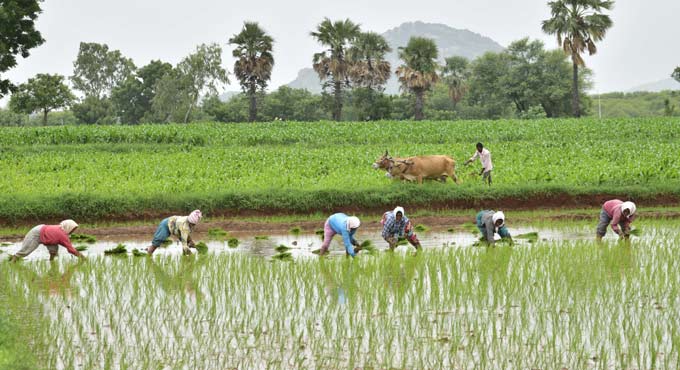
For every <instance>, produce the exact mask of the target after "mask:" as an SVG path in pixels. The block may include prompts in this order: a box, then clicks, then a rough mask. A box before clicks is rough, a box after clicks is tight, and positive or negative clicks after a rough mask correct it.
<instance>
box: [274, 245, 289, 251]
mask: <svg viewBox="0 0 680 370" xmlns="http://www.w3.org/2000/svg"><path fill="white" fill-rule="evenodd" d="M290 249H291V248H290V247H287V246H285V245H283V244H279V245H278V246H277V247H276V248H274V250H276V251H277V252H279V253H283V252H286V251H289V250H290Z"/></svg>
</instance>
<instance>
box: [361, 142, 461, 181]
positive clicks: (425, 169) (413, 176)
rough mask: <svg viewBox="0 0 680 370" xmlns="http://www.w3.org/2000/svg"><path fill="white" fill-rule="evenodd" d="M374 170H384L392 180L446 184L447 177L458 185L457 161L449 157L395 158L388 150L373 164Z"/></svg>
mask: <svg viewBox="0 0 680 370" xmlns="http://www.w3.org/2000/svg"><path fill="white" fill-rule="evenodd" d="M373 168H375V169H380V168H382V169H384V170H385V171H387V173H388V175H389V176H390V177H391V178H394V179H401V180H408V181H413V180H417V181H418V183H419V184H422V183H423V179H436V180H439V181H441V182H446V178H447V177H450V178H451V181H453V182H454V183H456V184H457V183H458V177H456V161H454V160H453V158H451V157H449V156H447V155H421V156H416V157H407V158H393V157H392V156H390V154H389V153H388V152H387V150H386V151H385V154H384V155H383V156H382V157H380V158H378V160H376V161H375V162H374V163H373Z"/></svg>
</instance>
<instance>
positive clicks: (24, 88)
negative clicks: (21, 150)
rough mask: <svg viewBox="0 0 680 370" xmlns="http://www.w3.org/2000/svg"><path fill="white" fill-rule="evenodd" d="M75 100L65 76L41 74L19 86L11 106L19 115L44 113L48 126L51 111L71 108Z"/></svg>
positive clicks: (11, 99) (10, 102) (13, 95)
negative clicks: (65, 81) (48, 115)
mask: <svg viewBox="0 0 680 370" xmlns="http://www.w3.org/2000/svg"><path fill="white" fill-rule="evenodd" d="M73 99H75V97H74V96H73V94H72V93H71V90H70V89H69V88H68V86H66V85H65V84H64V76H60V75H49V74H42V73H40V74H37V75H36V76H35V77H34V78H30V79H28V82H26V83H24V84H21V85H19V87H18V88H17V91H16V92H15V93H14V94H12V97H11V98H10V101H9V106H10V109H12V110H13V111H14V112H19V113H26V114H30V113H33V112H42V115H43V124H47V114H48V113H49V112H50V111H52V110H54V109H59V108H63V107H67V106H69V105H70V104H71V102H72V101H73Z"/></svg>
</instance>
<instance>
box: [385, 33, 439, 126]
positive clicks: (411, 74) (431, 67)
mask: <svg viewBox="0 0 680 370" xmlns="http://www.w3.org/2000/svg"><path fill="white" fill-rule="evenodd" d="M438 54H439V52H438V50H437V45H436V44H435V43H434V40H432V39H428V38H424V37H411V39H410V40H409V41H408V44H407V45H406V47H400V48H399V58H401V60H403V61H404V64H403V65H401V66H399V68H397V71H396V73H397V76H398V77H399V82H400V83H401V87H402V89H404V90H408V91H410V92H411V93H413V94H414V95H415V97H416V104H415V119H416V121H419V120H422V119H423V118H424V116H423V105H424V96H425V92H427V91H429V90H430V89H431V88H432V86H433V85H434V84H435V83H436V82H437V81H438V80H439V76H437V56H438Z"/></svg>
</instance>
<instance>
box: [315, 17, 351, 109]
mask: <svg viewBox="0 0 680 370" xmlns="http://www.w3.org/2000/svg"><path fill="white" fill-rule="evenodd" d="M360 32H361V31H360V28H359V25H358V24H355V23H353V22H352V21H350V20H349V19H345V20H344V21H335V22H331V20H330V19H328V18H325V19H324V20H323V22H321V23H320V24H319V25H318V26H317V30H316V31H314V32H311V35H312V37H314V38H315V39H316V40H317V41H318V42H319V43H320V44H321V45H323V46H324V47H326V48H327V49H326V50H324V51H322V52H320V53H316V54H314V59H313V68H314V71H316V73H317V74H318V75H319V79H320V80H321V81H323V82H324V90H325V89H326V88H327V87H329V86H332V90H333V104H332V110H331V112H332V116H333V119H334V120H336V121H339V120H340V119H341V116H342V105H343V101H344V100H343V91H344V90H345V89H346V88H347V87H349V71H350V65H351V63H350V61H349V60H348V58H347V55H346V53H347V49H348V48H349V47H350V45H351V43H352V42H353V41H354V39H355V38H356V37H357V36H358V35H359V33H360Z"/></svg>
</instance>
